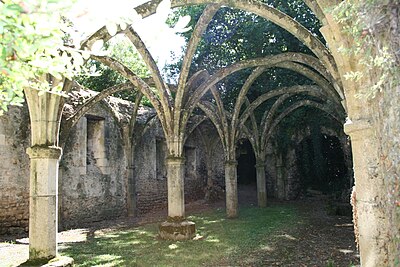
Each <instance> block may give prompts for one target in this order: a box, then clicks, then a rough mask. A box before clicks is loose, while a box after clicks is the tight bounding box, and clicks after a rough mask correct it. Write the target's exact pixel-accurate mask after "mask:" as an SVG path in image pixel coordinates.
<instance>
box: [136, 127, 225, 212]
mask: <svg viewBox="0 0 400 267" xmlns="http://www.w3.org/2000/svg"><path fill="white" fill-rule="evenodd" d="M199 128H200V129H201V128H204V127H203V126H202V125H200V126H199ZM202 134H203V132H202V131H201V130H200V131H197V130H195V131H194V132H193V133H191V134H190V136H189V137H188V139H187V140H186V143H185V146H184V156H185V158H186V161H185V184H184V188H185V202H186V203H188V202H191V201H195V200H199V199H203V198H204V194H205V187H206V184H207V177H208V173H207V168H208V166H207V164H209V163H207V161H206V155H207V153H206V147H205V144H204V143H203V142H202V141H201V140H202V138H203V137H202V136H201V135H202ZM166 150H167V147H166V143H165V138H164V134H163V132H162V129H161V127H160V125H159V123H158V122H153V123H152V126H151V127H150V128H148V129H147V130H146V131H145V133H144V135H143V136H142V137H141V138H140V140H138V143H137V147H136V149H135V155H134V156H135V160H134V162H135V172H134V173H135V174H134V176H135V181H136V186H135V188H136V207H137V212H138V214H139V215H140V214H144V213H147V212H149V211H152V210H157V209H162V208H166V207H167V172H166V165H165V158H166V156H167V151H166ZM220 151H221V150H220ZM215 152H217V151H215ZM215 155H216V160H215V161H212V162H213V164H212V165H211V166H210V168H211V175H212V176H213V177H212V179H214V180H215V181H216V183H218V184H220V183H221V181H219V180H220V179H221V170H223V158H222V160H221V159H217V158H219V157H220V155H221V153H215ZM222 156H223V153H222ZM216 165H218V166H216ZM222 178H223V176H222Z"/></svg>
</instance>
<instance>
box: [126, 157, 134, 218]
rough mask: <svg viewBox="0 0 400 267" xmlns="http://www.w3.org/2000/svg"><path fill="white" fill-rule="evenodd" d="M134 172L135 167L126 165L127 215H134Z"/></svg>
mask: <svg viewBox="0 0 400 267" xmlns="http://www.w3.org/2000/svg"><path fill="white" fill-rule="evenodd" d="M134 172H135V169H134V167H133V166H132V165H130V166H127V180H128V188H127V199H126V206H127V211H128V212H127V213H128V216H136V190H135V180H134V177H133V175H134Z"/></svg>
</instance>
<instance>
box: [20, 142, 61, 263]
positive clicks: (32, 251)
mask: <svg viewBox="0 0 400 267" xmlns="http://www.w3.org/2000/svg"><path fill="white" fill-rule="evenodd" d="M27 153H28V155H29V157H30V164H31V166H30V196H29V197H30V198H29V259H30V260H37V259H51V258H54V257H56V255H57V222H58V215H57V214H58V206H57V205H58V203H57V201H58V200H57V197H58V163H59V159H60V157H61V154H62V150H61V148H59V147H55V146H54V147H46V146H33V147H30V148H28V149H27Z"/></svg>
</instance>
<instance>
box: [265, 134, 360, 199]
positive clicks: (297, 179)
mask: <svg viewBox="0 0 400 267" xmlns="http://www.w3.org/2000/svg"><path fill="white" fill-rule="evenodd" d="M320 132H321V134H322V135H325V136H332V137H336V138H338V140H339V142H340V145H341V149H342V150H343V157H344V161H345V165H346V169H347V174H346V177H345V179H347V180H348V181H349V182H348V185H349V186H348V189H349V190H348V193H349V194H350V189H351V187H352V185H353V173H352V168H353V166H352V162H351V147H350V143H349V140H348V137H347V136H346V135H345V134H344V133H343V132H338V131H336V130H333V129H330V128H327V127H321V129H320ZM310 135H311V132H310V128H307V127H306V128H304V129H302V130H299V131H297V132H296V133H295V134H294V135H293V136H292V140H291V141H292V142H291V145H290V146H289V147H288V149H287V150H286V151H284V152H282V151H279V149H277V147H278V146H277V144H276V142H279V139H278V138H275V139H274V140H272V142H270V144H269V145H270V147H269V149H268V151H269V154H268V155H267V157H266V158H267V161H266V162H267V165H266V179H267V194H268V196H269V197H275V198H278V199H286V200H293V199H297V198H299V197H302V196H303V195H304V192H302V191H301V190H302V189H301V186H300V185H301V179H302V177H301V175H300V172H299V169H298V166H299V164H300V162H299V154H298V151H297V150H298V149H299V145H300V143H301V142H302V141H303V140H305V139H306V138H307V137H309V136H310ZM346 201H348V198H347V199H346Z"/></svg>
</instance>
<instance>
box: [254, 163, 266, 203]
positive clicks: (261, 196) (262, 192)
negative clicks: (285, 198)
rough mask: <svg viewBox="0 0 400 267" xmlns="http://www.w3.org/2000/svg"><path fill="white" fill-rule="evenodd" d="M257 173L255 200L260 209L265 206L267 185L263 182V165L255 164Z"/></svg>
mask: <svg viewBox="0 0 400 267" xmlns="http://www.w3.org/2000/svg"><path fill="white" fill-rule="evenodd" d="M255 167H256V173H257V200H258V206H259V207H260V208H265V207H266V206H267V184H266V181H265V163H264V162H257V164H256V165H255Z"/></svg>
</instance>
